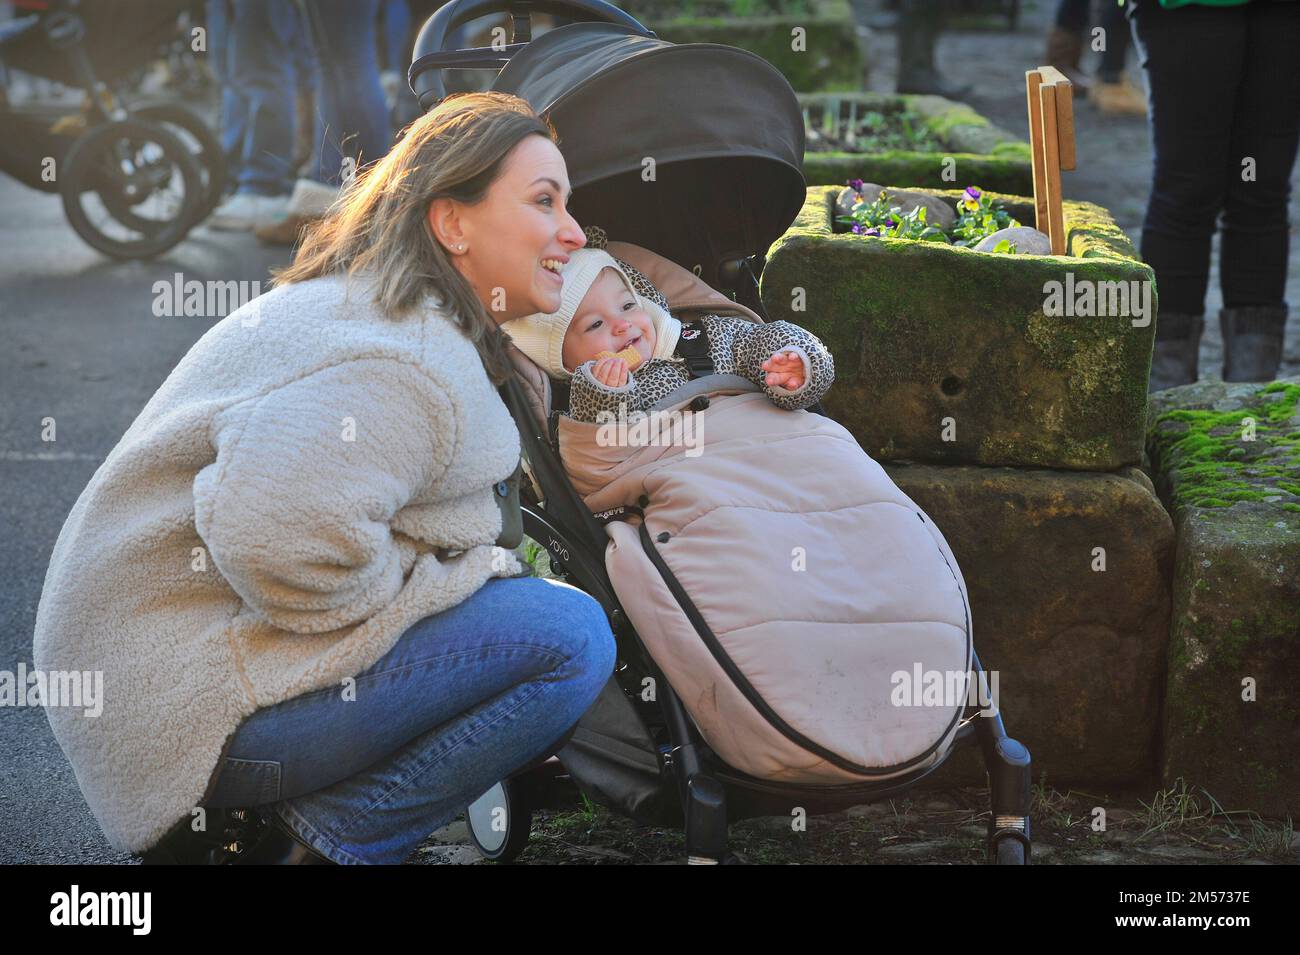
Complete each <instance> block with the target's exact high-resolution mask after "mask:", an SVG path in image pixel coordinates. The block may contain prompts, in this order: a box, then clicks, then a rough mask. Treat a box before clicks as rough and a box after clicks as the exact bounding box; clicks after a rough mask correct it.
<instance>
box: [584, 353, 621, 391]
mask: <svg viewBox="0 0 1300 955" xmlns="http://www.w3.org/2000/svg"><path fill="white" fill-rule="evenodd" d="M591 374H592V377H594V378H595V379H596V380H597V381H598V382H600V383H601V384H602V385H605V386H606V387H609V388H622V387H623V386H624V385H626V384H627V375H628V370H627V362H626V361H624V360H623V359H622V358H619V357H618V356H617V355H615V356H614V357H613V358H601V359H598V360H597V361H596V366H595V367H594V368H592V369H591Z"/></svg>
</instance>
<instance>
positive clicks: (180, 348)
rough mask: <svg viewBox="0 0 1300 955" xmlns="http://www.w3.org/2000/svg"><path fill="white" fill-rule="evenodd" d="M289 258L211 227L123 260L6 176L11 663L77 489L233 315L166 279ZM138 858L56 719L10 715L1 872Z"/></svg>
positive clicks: (27, 711) (1, 278) (4, 537)
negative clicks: (170, 289) (209, 307)
mask: <svg viewBox="0 0 1300 955" xmlns="http://www.w3.org/2000/svg"><path fill="white" fill-rule="evenodd" d="M287 259H288V252H287V250H283V249H272V248H267V247H263V246H260V245H259V244H258V243H257V241H256V240H255V239H253V238H252V237H251V236H249V235H247V234H243V235H239V234H231V233H220V232H212V231H210V230H208V229H206V228H200V229H198V230H196V231H195V232H194V233H192V234H191V237H190V238H188V239H187V240H186V241H185V242H183V243H182V244H181V245H180V246H178V247H177V248H175V249H173V250H172V251H171V252H170V253H169V254H168V255H167V256H165V257H163V258H160V259H158V260H156V261H153V262H147V263H114V262H111V261H109V260H108V259H105V258H104V257H103V256H101V255H100V254H99V253H97V252H95V251H94V250H93V249H91V248H89V247H88V246H86V245H84V244H83V243H82V242H81V240H80V239H78V238H77V236H76V235H75V234H74V233H73V231H72V229H71V228H70V227H69V226H68V225H67V223H66V221H65V220H64V218H63V210H62V206H61V205H60V203H59V200H58V198H57V197H54V196H47V195H43V194H41V193H37V192H33V191H31V190H29V189H26V188H24V187H22V186H20V185H18V184H16V183H14V182H12V181H11V180H9V179H0V395H3V398H2V400H0V581H2V583H0V670H8V671H10V672H11V673H12V672H16V671H17V666H18V662H19V661H24V662H25V664H26V666H27V667H28V668H29V669H30V668H31V667H32V659H31V657H32V647H31V639H32V629H33V626H34V624H35V619H36V605H37V602H38V601H39V599H40V593H41V585H42V583H43V581H44V576H45V568H46V566H47V564H48V563H49V557H50V552H51V550H52V549H53V547H54V541H55V539H56V538H57V536H58V533H59V528H60V527H62V525H63V521H64V519H65V518H66V517H67V515H68V512H69V510H71V508H72V505H73V503H74V502H75V501H76V499H77V495H78V494H80V493H81V490H82V489H83V488H84V487H85V486H86V483H87V482H88V481H89V480H90V477H91V475H93V474H94V472H95V469H96V468H97V467H98V466H99V464H100V462H102V461H103V460H104V458H105V457H106V456H107V455H108V452H109V451H110V450H111V449H112V448H113V446H114V445H115V444H116V443H117V441H118V439H119V438H120V437H121V436H122V434H123V433H124V432H125V431H126V429H127V428H128V427H129V426H130V424H131V422H132V421H133V420H134V419H135V417H136V415H137V414H139V412H140V409H141V408H143V407H144V405H145V403H146V402H147V401H148V400H149V398H150V396H151V395H152V394H153V393H154V392H155V391H156V390H157V388H158V386H159V385H160V384H162V382H163V380H164V379H165V378H166V377H167V375H168V373H169V372H170V371H171V369H172V368H173V367H174V366H175V364H176V362H177V361H178V360H179V359H180V358H181V356H182V355H184V354H185V352H186V351H188V350H189V348H190V346H191V345H192V344H193V343H194V342H195V341H197V340H198V339H199V338H200V337H201V336H202V335H203V333H204V332H205V331H207V330H208V329H209V328H210V327H211V326H212V325H213V324H215V322H216V321H217V320H218V319H219V318H220V316H208V317H201V318H194V317H190V318H159V317H156V316H155V315H154V313H153V302H154V292H153V285H154V282H155V281H157V280H159V279H166V280H169V281H170V280H172V279H173V276H174V275H175V273H177V272H180V273H182V275H183V276H184V277H185V279H198V280H201V281H202V280H209V279H213V280H222V281H225V280H230V279H236V280H248V281H254V280H256V281H262V282H264V281H265V280H266V278H267V270H268V268H270V267H271V266H272V265H277V264H280V263H282V262H284V261H287ZM46 417H52V418H54V419H55V422H56V427H57V431H56V436H57V440H56V441H54V442H53V443H46V442H43V441H42V440H41V429H42V424H41V422H42V419H44V418H46ZM129 858H130V857H129V856H124V855H121V854H118V853H115V852H113V851H112V849H110V848H109V846H108V844H107V843H106V842H105V841H104V837H103V835H102V834H101V833H100V831H99V828H98V826H97V825H96V824H95V821H94V819H93V818H92V817H91V815H90V812H89V810H88V809H87V807H86V804H85V801H84V800H83V799H82V797H81V793H80V791H79V790H78V788H77V785H76V780H75V779H74V777H73V775H72V770H71V768H70V767H69V765H68V763H67V760H66V759H64V757H63V754H62V752H61V751H60V749H59V747H58V744H57V743H56V742H55V740H54V737H53V735H52V734H51V733H50V728H49V723H48V722H47V721H46V719H45V714H44V712H43V711H42V710H41V709H40V708H39V707H36V708H31V707H28V708H12V707H3V708H0V863H9V862H74V861H75V862H110V861H127V860H129Z"/></svg>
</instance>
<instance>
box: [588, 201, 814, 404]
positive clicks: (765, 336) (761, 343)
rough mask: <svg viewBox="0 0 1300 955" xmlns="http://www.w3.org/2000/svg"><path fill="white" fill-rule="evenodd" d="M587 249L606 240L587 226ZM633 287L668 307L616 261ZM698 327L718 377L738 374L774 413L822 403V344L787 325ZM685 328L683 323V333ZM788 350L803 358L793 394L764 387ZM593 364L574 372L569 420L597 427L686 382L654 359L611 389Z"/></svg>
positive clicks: (682, 370)
mask: <svg viewBox="0 0 1300 955" xmlns="http://www.w3.org/2000/svg"><path fill="white" fill-rule="evenodd" d="M583 231H584V232H585V233H586V235H587V244H588V246H589V247H591V248H597V249H603V248H604V247H605V242H606V241H607V239H606V235H605V232H604V230H603V229H601V228H600V227H599V226H588V227H587V228H586V229H584V230H583ZM615 261H617V262H618V264H619V266H620V267H621V268H622V269H623V270H624V271H625V272H626V273H627V276H628V278H629V279H630V280H631V281H632V285H633V287H634V288H635V289H636V290H637V292H639V293H640V294H641V295H643V296H645V297H646V298H648V299H651V300H652V301H654V302H656V303H657V304H659V305H661V306H663V307H664V308H665V309H667V307H668V302H667V300H666V299H665V298H664V297H663V294H662V293H661V292H660V291H659V290H658V289H657V288H655V287H654V286H653V285H652V284H651V283H650V280H649V279H647V278H646V277H645V275H643V274H642V273H641V272H640V271H638V270H637V269H636V268H634V267H633V266H631V265H629V264H628V263H627V262H624V261H623V260H622V259H618V258H616V259H615ZM699 321H700V322H702V323H703V325H704V330H705V332H706V333H707V335H708V336H709V357H710V359H712V361H713V368H714V371H716V372H718V373H719V374H735V375H741V376H742V377H744V378H747V379H749V380H750V381H752V382H754V383H755V384H757V385H759V386H760V387H762V389H763V391H764V392H765V393H766V394H767V396H768V397H769V398H770V399H771V400H772V403H773V404H775V405H776V406H777V407H778V408H782V409H785V410H787V411H797V410H800V409H802V408H807V407H808V406H809V405H812V404H815V403H817V402H818V401H820V400H821V399H822V396H823V395H825V394H826V392H827V391H828V390H829V389H830V386H831V383H832V382H833V381H834V380H835V362H834V359H833V358H832V357H831V353H830V352H829V351H828V350H827V348H826V346H825V345H823V344H822V342H821V340H820V339H818V338H817V336H815V335H813V334H812V333H811V332H809V331H807V330H805V329H803V328H800V327H799V326H798V325H794V324H791V323H790V322H768V323H766V324H762V325H757V324H755V323H754V322H751V321H747V320H746V319H743V318H730V317H723V316H720V315H705V316H703V317H702V318H701V319H699ZM689 329H690V325H689V324H687V325H685V326H684V327H683V332H686V331H688V330H689ZM783 349H790V350H792V351H794V352H795V353H796V354H798V355H799V357H800V358H801V359H803V366H804V383H803V384H802V385H801V386H800V387H799V388H798V389H797V390H794V391H791V390H789V389H786V388H778V387H774V386H771V385H768V384H767V383H766V380H765V379H766V372H764V371H763V368H762V365H763V362H765V361H767V360H768V359H769V358H771V357H772V356H773V355H774V354H775V353H776V352H779V351H782V350H783ZM595 364H596V363H595V361H594V360H592V361H588V362H585V363H584V364H582V365H579V366H578V368H577V369H576V370H575V371H574V373H573V378H572V380H571V382H570V392H569V417H571V418H573V419H574V420H575V421H587V422H592V423H598V416H599V415H600V413H601V412H609V414H611V415H614V416H616V417H617V416H620V415H621V416H622V417H624V418H625V419H631V418H633V417H635V416H636V415H637V414H638V413H644V412H645V411H646V410H647V409H648V408H649V407H650V406H651V405H653V404H654V403H655V402H656V401H659V400H660V399H661V398H664V397H665V396H667V395H669V394H671V393H672V392H673V391H675V390H676V389H678V388H680V387H681V386H682V385H684V384H686V383H687V382H688V381H690V377H691V376H690V372H689V371H688V370H687V367H686V362H685V361H684V360H683V359H682V358H680V357H676V356H674V357H673V358H653V359H651V360H650V361H647V362H645V363H643V364H642V365H641V367H640V368H638V369H637V370H636V371H634V372H633V373H632V374H631V375H629V376H628V380H627V384H625V385H623V386H622V387H621V388H611V387H609V386H607V385H604V384H601V383H600V382H599V381H597V380H596V379H595V377H594V376H593V375H592V369H593V368H594V367H595Z"/></svg>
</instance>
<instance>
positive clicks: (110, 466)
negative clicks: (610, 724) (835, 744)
mask: <svg viewBox="0 0 1300 955" xmlns="http://www.w3.org/2000/svg"><path fill="white" fill-rule="evenodd" d="M553 135H554V133H553V130H551V129H550V128H549V127H548V126H547V125H546V124H545V123H543V122H542V121H541V120H540V119H539V118H538V117H537V116H536V114H535V113H534V112H533V111H532V109H531V108H530V107H529V106H528V104H527V103H526V102H524V101H523V100H521V99H518V98H516V97H513V96H508V95H505V94H500V93H471V94H464V95H461V96H455V97H451V98H448V99H447V100H444V101H443V102H442V103H441V104H439V105H438V106H437V107H436V108H434V109H433V110H432V111H431V112H430V113H429V114H428V115H426V116H424V117H422V118H421V119H420V120H418V121H417V122H415V123H414V124H412V125H411V127H410V128H409V129H408V131H407V133H406V136H405V138H404V139H403V140H402V141H401V142H400V143H399V144H398V145H397V146H396V147H394V149H393V150H392V151H391V152H390V153H389V154H388V155H386V156H385V157H383V158H382V159H380V160H379V161H378V162H377V163H376V164H375V165H374V166H373V167H371V168H370V169H369V170H367V171H366V172H365V173H363V174H362V175H361V176H360V177H358V179H357V180H356V182H355V183H354V184H353V186H352V187H351V188H350V189H349V192H348V193H347V194H346V195H345V196H344V197H343V198H342V199H341V200H340V202H339V203H338V205H337V206H336V207H335V208H334V209H333V210H332V211H331V214H330V215H329V216H328V217H327V218H326V219H324V220H322V221H321V222H320V223H319V224H318V225H317V226H316V227H315V229H314V231H312V232H311V234H310V235H308V236H307V237H306V239H305V241H304V244H303V245H302V247H301V249H300V251H299V254H298V256H297V258H296V260H295V261H294V263H293V264H292V265H290V266H289V267H288V268H287V269H285V270H283V271H281V272H280V273H279V274H278V275H277V276H276V280H275V288H273V289H272V290H271V291H270V292H268V293H266V294H265V295H262V296H259V297H258V298H256V299H254V300H253V301H251V302H248V303H247V304H245V305H244V306H242V307H241V308H238V309H236V310H235V311H234V312H232V313H231V314H230V315H228V316H227V317H226V318H225V319H223V320H221V321H220V322H218V323H217V324H216V325H214V326H213V327H212V328H211V329H210V330H209V331H208V332H207V334H205V335H204V336H203V338H202V339H200V341H198V342H197V343H196V344H195V345H194V347H193V348H191V350H190V351H189V353H188V354H186V355H185V357H184V358H183V359H182V360H181V361H180V363H179V364H178V365H177V366H176V368H175V369H173V371H172V372H171V374H170V375H169V376H168V378H167V380H166V381H164V382H163V384H162V386H161V387H160V388H159V389H158V391H157V392H156V393H155V394H154V395H153V397H152V398H151V399H150V400H149V402H148V404H147V405H146V406H145V408H144V409H143V411H141V413H140V415H139V416H138V417H137V419H136V420H135V422H134V423H133V424H132V425H131V427H130V429H129V430H128V431H127V433H126V434H125V435H124V436H123V438H122V439H121V441H119V443H118V445H117V447H116V448H114V449H113V451H112V452H111V453H110V454H109V456H108V458H107V460H106V461H105V462H104V464H103V465H102V466H101V467H100V468H99V469H98V470H97V471H96V472H95V474H94V476H93V477H92V478H91V481H90V484H89V486H87V488H86V489H85V490H84V491H83V492H82V494H81V496H80V498H79V499H78V500H77V503H76V504H75V505H74V507H73V509H72V513H71V514H70V515H69V517H68V519H67V521H66V522H65V524H64V526H63V529H62V531H61V532H60V534H59V539H58V541H57V543H56V544H55V547H54V552H53V555H52V557H51V560H50V566H49V570H48V572H47V574H46V579H45V588H44V591H43V592H42V595H41V602H40V606H39V608H38V610H37V619H36V632H35V637H34V659H35V661H36V665H37V666H38V667H39V668H41V669H43V670H50V671H53V670H102V671H103V673H104V677H103V681H104V695H103V700H104V702H103V710H102V713H100V714H98V715H97V716H96V717H95V718H86V717H85V716H83V715H82V714H81V712H80V711H78V710H71V709H69V708H67V707H49V708H47V709H46V715H47V718H48V719H49V721H50V724H51V726H52V727H53V730H54V735H55V737H56V739H57V740H58V741H59V744H60V746H62V748H63V750H64V752H65V754H66V755H67V756H68V759H69V761H70V762H71V763H72V766H73V769H74V770H75V773H76V778H77V782H78V784H79V785H80V786H81V788H82V792H83V794H84V795H85V797H86V801H87V803H88V804H89V806H90V809H91V811H92V812H93V813H94V815H95V817H96V819H97V820H98V821H99V822H100V824H101V826H102V827H103V829H104V832H105V834H106V835H107V837H108V840H109V842H110V843H111V844H112V845H113V846H114V847H115V848H119V849H124V850H129V851H132V852H139V853H145V854H146V861H149V862H176V861H184V860H187V859H197V858H211V856H210V855H208V854H207V849H206V848H204V847H203V846H206V845H207V844H203V845H200V843H202V840H203V839H204V836H203V835H202V834H201V833H195V832H193V831H192V830H191V827H190V825H189V823H190V820H191V819H192V817H194V815H195V814H196V813H197V811H198V809H199V808H200V807H211V808H213V809H220V808H229V807H240V808H247V807H250V806H262V807H264V809H263V810H262V813H261V814H263V815H264V816H265V817H266V819H267V821H268V822H269V823H270V825H269V826H268V827H267V828H266V830H265V832H266V834H265V835H264V836H263V837H262V839H261V841H260V842H258V843H257V844H256V845H254V846H252V847H251V848H249V849H247V850H245V851H244V852H242V853H240V854H239V855H238V856H237V857H236V858H235V861H237V862H245V861H251V862H275V863H284V862H295V863H304V862H335V863H353V864H355V863H396V862H401V861H402V860H403V859H404V858H405V857H406V856H408V855H409V854H410V853H411V852H412V851H413V850H414V849H415V847H416V846H417V845H418V844H419V842H420V841H421V840H423V839H424V838H425V837H426V836H427V835H428V834H429V833H430V832H431V831H433V830H434V829H436V828H438V827H439V826H440V825H443V824H445V823H447V822H449V821H450V820H451V819H453V818H455V816H456V815H457V813H458V812H460V811H461V810H462V809H463V808H464V807H465V806H466V805H468V804H469V803H471V802H473V801H474V800H475V799H476V798H477V797H478V796H480V795H481V794H482V793H484V792H485V791H486V790H488V788H489V787H491V786H492V785H494V784H495V783H496V782H498V781H499V780H501V779H504V778H506V777H508V776H509V775H511V774H512V773H513V772H515V771H517V770H519V769H521V768H523V767H525V766H527V765H529V764H530V763H532V762H535V761H537V760H539V759H541V758H544V757H546V756H549V755H550V754H552V753H554V752H555V750H556V749H558V748H559V746H560V745H561V743H562V741H563V739H564V738H565V736H566V735H567V734H568V732H569V731H570V730H571V729H572V728H573V726H574V725H575V724H576V723H577V721H578V719H579V718H580V717H581V716H582V714H583V713H584V712H585V711H586V709H587V708H588V706H589V705H590V704H591V702H592V701H593V700H594V699H595V698H596V696H597V695H598V693H599V691H600V689H601V687H602V686H603V685H604V684H605V682H606V680H607V679H608V678H609V676H610V674H611V672H612V670H613V666H614V655H615V649H614V640H613V635H612V633H611V632H610V628H609V624H608V622H607V621H606V619H605V616H604V613H603V611H602V610H601V608H600V605H599V604H598V603H597V602H596V601H595V600H594V599H593V598H591V597H589V596H588V595H587V594H585V593H583V592H581V591H580V590H578V589H577V588H575V587H571V586H568V585H566V584H563V583H561V582H559V581H554V580H541V579H530V578H527V577H525V576H524V574H525V573H526V572H525V571H524V569H523V568H522V567H521V566H520V564H519V562H518V561H517V560H516V558H515V556H514V555H513V554H511V553H510V552H509V551H508V550H505V549H503V548H501V547H498V546H495V543H496V541H497V540H498V539H499V535H501V533H502V513H501V511H500V510H499V509H498V507H497V504H496V497H495V494H494V485H496V484H497V483H498V482H501V481H502V480H503V479H504V478H506V477H508V476H509V475H511V474H512V472H513V471H514V470H515V469H516V467H517V466H518V464H519V454H520V443H519V434H518V430H517V428H516V426H515V424H514V421H513V420H512V418H511V416H510V413H509V411H508V410H507V409H506V407H505V405H504V404H503V402H502V401H501V398H500V397H499V395H498V393H497V391H496V390H495V388H494V384H496V383H499V382H500V381H502V380H504V378H505V376H506V375H508V374H509V367H510V366H509V364H508V360H507V359H506V357H505V354H504V351H503V342H504V336H503V334H502V333H501V331H500V330H499V328H498V323H499V322H502V321H506V320H508V319H509V318H511V317H512V316H515V315H522V314H527V313H530V312H535V311H537V310H538V309H541V308H547V307H552V308H553V307H554V305H555V303H556V302H557V301H558V294H559V293H558V286H557V282H556V279H555V277H554V276H553V275H552V273H551V272H550V271H549V270H548V269H547V268H546V265H545V264H544V263H546V262H547V261H548V260H557V259H558V260H561V261H563V260H565V259H567V257H568V255H569V253H570V252H572V251H574V250H576V249H578V248H580V247H581V246H582V245H583V244H584V243H585V241H586V239H585V236H584V235H583V233H582V232H581V230H580V229H579V228H578V224H577V223H576V222H574V221H573V218H572V217H571V216H570V215H569V214H568V212H567V211H566V209H565V197H564V195H563V194H562V190H567V185H568V179H567V175H566V172H565V168H564V161H563V159H562V157H561V155H560V153H559V150H558V149H557V148H556V146H555V143H554V140H553ZM485 369H486V372H487V373H485ZM515 578H518V579H515ZM214 838H219V834H214ZM212 845H213V846H215V843H213V844H212Z"/></svg>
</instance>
